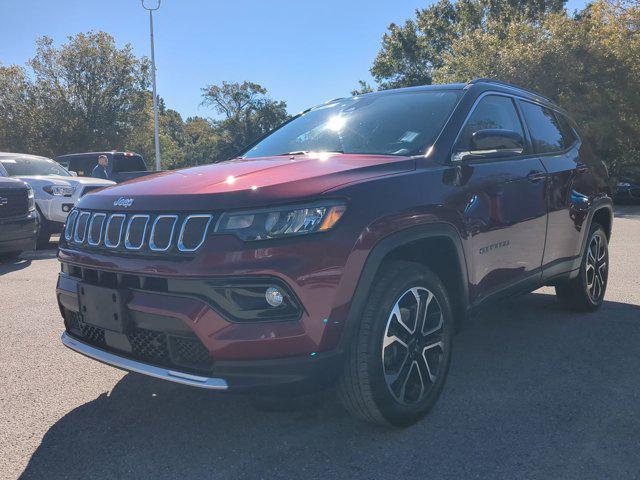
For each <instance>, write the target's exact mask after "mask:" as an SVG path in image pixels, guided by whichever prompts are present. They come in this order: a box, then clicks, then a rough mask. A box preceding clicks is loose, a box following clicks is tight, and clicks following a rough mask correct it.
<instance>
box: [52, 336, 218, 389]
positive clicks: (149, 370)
mask: <svg viewBox="0 0 640 480" xmlns="http://www.w3.org/2000/svg"><path fill="white" fill-rule="evenodd" d="M62 343H63V344H64V345H65V346H66V347H68V348H70V349H71V350H74V351H76V352H78V353H81V354H82V355H84V356H86V357H89V358H93V359H94V360H98V361H99V362H102V363H106V364H107V365H111V366H113V367H116V368H120V369H122V370H127V371H130V372H136V373H142V374H144V375H149V376H150V377H155V378H159V379H161V380H168V381H171V382H176V383H181V384H183V385H189V386H191V387H198V388H206V389H208V390H226V389H227V388H229V385H228V384H227V382H226V381H225V380H223V379H221V378H211V377H202V376H200V375H192V374H189V373H185V372H178V371H175V370H168V369H166V368H160V367H156V366H153V365H149V364H146V363H142V362H138V361H136V360H132V359H130V358H125V357H121V356H118V355H114V354H113V353H110V352H107V351H105V350H100V349H99V348H95V347H92V346H91V345H87V344H86V343H82V342H80V341H78V340H76V339H74V338H72V337H71V336H69V334H68V333H67V332H65V333H63V334H62Z"/></svg>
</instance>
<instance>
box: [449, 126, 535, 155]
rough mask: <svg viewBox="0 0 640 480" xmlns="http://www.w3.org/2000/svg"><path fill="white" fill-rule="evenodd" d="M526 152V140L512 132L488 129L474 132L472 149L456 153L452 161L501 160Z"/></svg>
mask: <svg viewBox="0 0 640 480" xmlns="http://www.w3.org/2000/svg"><path fill="white" fill-rule="evenodd" d="M523 151H524V138H522V135H521V134H519V133H518V132H514V131H512V130H501V129H486V130H478V131H476V132H473V134H472V135H471V149H470V150H468V151H459V152H454V154H453V156H452V158H451V159H452V160H453V161H454V162H459V161H462V160H464V159H466V158H499V157H506V156H509V155H520V154H521V153H522V152H523Z"/></svg>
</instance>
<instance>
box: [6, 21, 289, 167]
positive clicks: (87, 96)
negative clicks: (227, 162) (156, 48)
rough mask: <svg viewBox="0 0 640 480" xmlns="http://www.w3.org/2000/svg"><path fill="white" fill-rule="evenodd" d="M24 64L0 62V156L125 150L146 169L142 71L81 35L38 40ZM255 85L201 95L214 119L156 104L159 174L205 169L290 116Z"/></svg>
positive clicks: (109, 42)
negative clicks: (55, 40)
mask: <svg viewBox="0 0 640 480" xmlns="http://www.w3.org/2000/svg"><path fill="white" fill-rule="evenodd" d="M36 47H37V50H36V55H35V56H34V58H32V59H31V60H30V61H29V62H28V68H21V67H19V66H15V65H13V66H8V67H3V66H2V65H0V151H18V152H25V153H36V154H40V155H47V156H55V155H60V154H64V153H75V152H87V151H95V150H112V149H117V150H132V151H135V152H138V153H140V154H142V155H143V156H144V158H145V160H146V162H147V164H148V166H149V167H153V166H154V163H155V162H154V161H155V148H154V124H153V101H152V94H151V92H150V91H149V89H148V87H149V78H148V77H149V65H148V62H147V60H146V59H145V58H137V57H136V56H134V55H133V53H132V50H131V46H130V45H125V46H124V47H123V48H118V47H117V46H116V45H115V41H114V39H113V37H111V36H110V35H108V34H106V33H104V32H88V33H80V34H78V35H76V36H73V37H68V39H67V42H66V43H63V44H62V45H61V46H60V47H55V46H54V44H53V41H52V40H51V39H50V38H48V37H42V38H39V39H38V40H37V41H36ZM266 93H267V91H266V89H265V88H264V87H262V86H260V85H258V84H256V83H251V82H243V83H228V82H223V83H222V85H220V86H218V85H211V86H208V87H207V88H205V89H203V99H204V100H203V102H202V103H203V104H204V105H205V106H210V107H212V108H213V109H214V110H215V112H216V113H217V114H221V115H222V118H218V119H210V120H208V119H204V118H201V117H194V118H189V119H187V121H186V122H185V121H183V119H182V117H181V116H180V114H179V113H178V112H176V111H175V110H172V109H170V108H166V106H165V105H164V102H163V101H162V99H161V98H159V108H158V110H159V112H158V117H159V139H160V151H161V159H162V168H169V169H173V168H180V167H185V166H189V165H198V164H203V163H211V162H215V161H219V160H224V159H227V158H229V157H231V156H233V155H235V154H236V153H237V152H238V151H239V150H240V149H241V148H242V147H244V146H245V145H247V144H250V143H252V142H253V141H254V140H256V139H257V138H259V137H260V136H262V135H263V134H265V133H266V132H268V131H270V130H272V129H274V128H275V127H276V126H278V125H279V124H280V123H282V122H283V121H284V120H286V119H287V118H288V115H287V112H286V104H285V103H284V102H280V101H275V100H271V99H269V98H268V97H267V96H266Z"/></svg>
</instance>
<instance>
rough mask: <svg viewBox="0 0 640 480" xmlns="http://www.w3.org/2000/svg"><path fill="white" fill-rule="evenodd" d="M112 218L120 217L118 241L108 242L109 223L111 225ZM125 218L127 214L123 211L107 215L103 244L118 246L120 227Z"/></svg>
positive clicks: (120, 235) (109, 246) (120, 236)
mask: <svg viewBox="0 0 640 480" xmlns="http://www.w3.org/2000/svg"><path fill="white" fill-rule="evenodd" d="M114 218H122V223H121V224H120V231H119V232H118V243H115V244H113V243H111V242H109V225H111V220H113V219H114ZM126 219H127V216H126V215H125V214H124V213H112V214H111V215H109V219H108V220H107V225H106V226H105V227H104V246H105V247H107V248H118V247H119V246H120V242H121V241H122V229H123V228H124V222H125V220H126Z"/></svg>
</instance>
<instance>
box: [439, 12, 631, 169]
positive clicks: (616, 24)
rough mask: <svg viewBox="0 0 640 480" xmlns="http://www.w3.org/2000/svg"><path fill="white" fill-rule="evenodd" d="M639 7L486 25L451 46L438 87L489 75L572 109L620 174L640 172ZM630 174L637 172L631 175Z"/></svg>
mask: <svg viewBox="0 0 640 480" xmlns="http://www.w3.org/2000/svg"><path fill="white" fill-rule="evenodd" d="M639 30H640V5H638V4H637V3H623V2H609V1H605V0H597V1H596V2H595V3H593V4H591V5H590V6H588V7H587V8H586V9H585V10H583V11H582V12H580V13H579V14H578V15H577V16H576V17H575V18H574V17H570V16H568V15H567V14H566V13H554V14H549V15H547V16H545V17H544V18H543V19H542V20H541V21H540V22H532V21H529V20H524V19H523V20H519V21H515V22H512V23H510V24H509V25H508V26H507V27H506V28H505V29H504V30H501V31H500V33H496V29H495V28H492V26H491V25H489V28H486V29H484V30H483V29H477V30H474V31H471V32H468V33H466V34H464V35H462V36H461V37H460V38H458V39H457V40H456V41H455V42H453V43H452V45H451V47H450V49H449V51H448V52H447V53H446V54H444V55H443V57H442V64H441V66H440V67H439V68H438V69H436V70H435V71H434V74H433V76H434V80H435V81H436V82H438V83H448V82H456V81H467V80H469V79H471V78H474V77H492V78H497V79H501V80H504V81H507V82H512V83H515V84H518V85H521V86H523V87H526V88H530V89H533V90H535V91H538V92H540V93H542V94H543V95H545V96H547V97H549V98H551V99H552V100H554V101H555V102H557V103H558V104H559V105H560V106H562V107H564V108H565V109H566V110H568V111H569V112H570V113H571V114H572V115H573V117H574V118H575V119H576V120H577V122H578V124H579V125H580V126H581V127H582V130H583V133H584V134H585V136H586V137H587V138H588V139H589V140H590V142H591V143H592V144H593V145H594V146H595V150H596V152H597V153H598V154H599V156H600V157H601V158H602V159H603V160H605V161H606V162H607V163H608V165H609V167H610V171H611V172H612V173H613V174H614V175H617V176H623V177H624V176H628V175H627V174H628V173H629V172H631V171H633V170H640V96H639V95H638V94H637V92H638V91H640V35H638V31H639ZM638 174H640V171H638ZM631 175H632V176H636V175H637V174H635V173H633V174H631Z"/></svg>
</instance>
